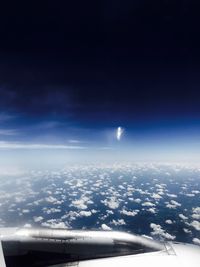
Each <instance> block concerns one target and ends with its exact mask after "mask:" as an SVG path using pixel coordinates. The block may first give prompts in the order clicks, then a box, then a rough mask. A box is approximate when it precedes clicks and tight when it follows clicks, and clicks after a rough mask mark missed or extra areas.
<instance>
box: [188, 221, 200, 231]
mask: <svg viewBox="0 0 200 267" xmlns="http://www.w3.org/2000/svg"><path fill="white" fill-rule="evenodd" d="M188 225H190V226H192V227H194V228H195V229H196V230H197V231H200V222H198V221H192V222H191V223H189V224H188Z"/></svg>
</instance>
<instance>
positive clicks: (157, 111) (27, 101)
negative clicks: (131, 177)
mask: <svg viewBox="0 0 200 267" xmlns="http://www.w3.org/2000/svg"><path fill="white" fill-rule="evenodd" d="M0 12H1V14H0V15H1V16H0V36H1V41H0V144H1V149H2V150H3V152H2V153H4V154H5V149H6V150H7V149H8V150H14V148H15V150H16V148H18V151H19V150H23V149H25V148H29V149H30V150H31V149H33V147H32V145H35V146H36V147H37V146H38V147H39V145H41V148H42V149H44V150H45V149H47V148H45V146H44V145H46V146H47V145H48V146H50V147H51V146H55V145H60V146H63V147H62V148H61V147H57V148H56V150H61V149H63V150H70V153H72V152H71V150H78V152H77V154H79V155H80V154H81V153H83V154H84V153H85V152H82V151H83V150H85V149H87V153H88V154H90V152H88V150H93V151H97V152H95V153H96V154H98V153H99V154H101V153H102V152H99V151H100V150H101V151H104V154H102V157H105V158H106V157H107V158H111V157H112V158H113V157H114V156H116V153H111V152H109V153H110V154H109V153H108V152H105V151H108V150H114V151H115V150H116V149H117V151H118V152H119V154H120V153H121V152H122V151H124V153H122V154H123V155H126V157H125V156H124V158H132V157H133V159H134V160H135V159H137V156H138V158H139V160H140V159H146V158H149V159H150V158H151V156H148V157H146V156H145V155H152V152H153V151H154V155H156V156H155V159H159V158H164V157H165V156H166V159H170V158H171V157H170V155H172V154H173V155H175V154H176V157H175V158H180V159H185V155H189V156H188V160H190V159H194V158H195V159H198V149H200V145H199V144H200V137H199V136H200V90H199V87H200V75H199V74H200V52H199V45H200V38H199V36H200V29H199V23H200V18H199V5H198V3H197V1H151V2H149V1H120V0H115V1H86V2H85V1H56V2H55V1H47V2H45V1H42V3H40V4H37V3H35V1H28V2H27V1H26V2H24V3H23V2H21V3H20V4H19V3H18V2H16V3H12V5H10V4H9V5H6V4H5V5H4V6H2V8H1V11H0ZM118 126H122V127H124V128H125V132H124V136H123V138H122V140H121V142H120V144H119V142H118V143H117V142H116V140H115V137H114V131H115V129H116V128H117V127H118ZM42 145H43V147H42ZM64 146H66V147H64ZM36 147H35V148H36ZM38 147H37V148H38ZM19 148H20V149H19ZM53 149H55V147H54V148H53ZM35 150H36V149H35ZM120 151H121V152H120ZM2 153H1V154H2ZM6 153H8V152H6ZM13 153H16V152H13ZM17 153H21V155H22V154H23V153H22V152H17ZM48 153H49V152H48ZM59 153H60V152H59ZM62 153H63V152H62ZM70 153H69V154H68V159H70V157H71V154H70ZM73 153H74V152H73ZM8 154H9V153H8ZM77 154H76V155H75V156H74V157H78V156H77ZM133 154H134V156H133ZM161 154H162V156H161ZM136 155H137V156H136ZM183 155H184V157H181V156H183ZM83 157H84V156H83ZM186 158H187V157H186Z"/></svg>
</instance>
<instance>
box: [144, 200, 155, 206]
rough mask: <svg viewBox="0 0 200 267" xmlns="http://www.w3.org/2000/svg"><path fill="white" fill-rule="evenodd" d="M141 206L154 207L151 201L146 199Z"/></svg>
mask: <svg viewBox="0 0 200 267" xmlns="http://www.w3.org/2000/svg"><path fill="white" fill-rule="evenodd" d="M142 206H144V207H154V206H155V204H153V203H151V202H150V201H147V202H144V203H142Z"/></svg>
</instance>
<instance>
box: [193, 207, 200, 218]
mask: <svg viewBox="0 0 200 267" xmlns="http://www.w3.org/2000/svg"><path fill="white" fill-rule="evenodd" d="M192 211H193V214H192V218H193V219H196V220H200V207H196V208H193V209H192Z"/></svg>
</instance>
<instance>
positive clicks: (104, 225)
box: [101, 223, 112, 231]
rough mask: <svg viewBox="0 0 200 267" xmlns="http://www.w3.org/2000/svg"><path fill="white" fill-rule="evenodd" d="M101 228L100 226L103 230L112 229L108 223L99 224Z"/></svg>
mask: <svg viewBox="0 0 200 267" xmlns="http://www.w3.org/2000/svg"><path fill="white" fill-rule="evenodd" d="M101 228H102V229H103V230H104V231H109V230H112V228H111V227H109V226H108V225H106V224H105V223H103V224H102V225H101Z"/></svg>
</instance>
